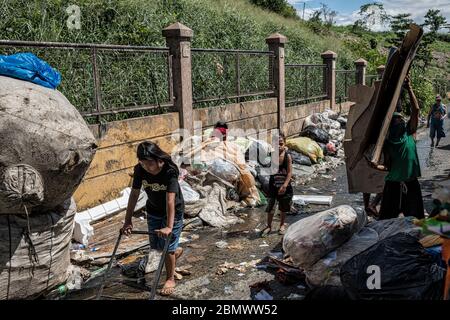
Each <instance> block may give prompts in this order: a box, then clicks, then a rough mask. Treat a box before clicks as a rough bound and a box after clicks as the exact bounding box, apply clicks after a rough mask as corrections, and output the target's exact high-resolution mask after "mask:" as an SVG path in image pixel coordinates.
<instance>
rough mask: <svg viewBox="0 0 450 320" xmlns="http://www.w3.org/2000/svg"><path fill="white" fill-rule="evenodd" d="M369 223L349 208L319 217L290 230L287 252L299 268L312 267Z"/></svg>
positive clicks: (308, 219) (290, 227) (285, 247)
mask: <svg viewBox="0 0 450 320" xmlns="http://www.w3.org/2000/svg"><path fill="white" fill-rule="evenodd" d="M366 219H367V217H366V215H365V213H364V212H362V213H357V212H356V211H355V210H354V209H353V208H352V207H350V206H348V205H342V206H338V207H335V208H331V209H328V210H325V211H322V212H319V213H316V214H314V215H312V216H310V217H307V218H304V219H301V220H299V221H297V222H296V223H294V224H292V225H291V226H289V228H288V229H287V230H286V234H285V236H284V238H283V249H284V251H285V252H286V253H287V254H288V255H290V256H291V257H292V261H293V262H294V264H295V265H297V266H299V267H302V268H307V267H310V266H312V265H313V264H314V263H316V262H317V261H318V260H319V259H321V258H322V257H324V256H325V255H327V254H328V253H330V252H331V251H333V250H334V249H336V248H338V247H339V246H341V245H342V244H343V243H344V242H346V241H347V240H348V239H350V238H351V237H352V235H353V234H354V233H356V232H358V231H359V230H361V228H362V227H363V226H364V225H365V224H366Z"/></svg>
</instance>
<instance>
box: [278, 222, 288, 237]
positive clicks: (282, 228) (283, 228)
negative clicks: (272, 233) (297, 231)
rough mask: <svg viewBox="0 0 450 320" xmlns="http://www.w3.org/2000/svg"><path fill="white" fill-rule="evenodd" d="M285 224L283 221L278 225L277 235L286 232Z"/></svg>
mask: <svg viewBox="0 0 450 320" xmlns="http://www.w3.org/2000/svg"><path fill="white" fill-rule="evenodd" d="M286 228H287V224H286V223H283V225H281V226H280V229H279V230H278V234H279V235H284V234H285V233H286Z"/></svg>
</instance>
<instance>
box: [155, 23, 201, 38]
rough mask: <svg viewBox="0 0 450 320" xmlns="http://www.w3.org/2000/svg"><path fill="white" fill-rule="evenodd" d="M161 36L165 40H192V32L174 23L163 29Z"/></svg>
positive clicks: (180, 24) (182, 25)
mask: <svg viewBox="0 0 450 320" xmlns="http://www.w3.org/2000/svg"><path fill="white" fill-rule="evenodd" d="M162 34H163V36H164V37H166V38H192V37H193V36H194V31H192V29H190V28H188V27H186V26H185V25H184V24H182V23H179V22H175V23H174V24H171V25H170V26H168V27H167V28H165V29H163V31H162Z"/></svg>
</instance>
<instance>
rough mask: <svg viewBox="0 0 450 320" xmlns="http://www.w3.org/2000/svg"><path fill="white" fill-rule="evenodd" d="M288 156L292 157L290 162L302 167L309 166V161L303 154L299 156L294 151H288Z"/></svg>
mask: <svg viewBox="0 0 450 320" xmlns="http://www.w3.org/2000/svg"><path fill="white" fill-rule="evenodd" d="M289 154H290V155H291V157H292V162H293V163H297V164H301V165H303V166H311V165H312V163H311V159H310V158H309V157H308V156H305V155H304V154H301V153H299V152H297V151H294V150H289Z"/></svg>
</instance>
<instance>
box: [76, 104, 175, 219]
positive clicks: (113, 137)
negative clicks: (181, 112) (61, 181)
mask: <svg viewBox="0 0 450 320" xmlns="http://www.w3.org/2000/svg"><path fill="white" fill-rule="evenodd" d="M178 119H179V117H178V113H176V112H173V113H167V114H164V115H157V116H149V117H143V118H136V119H128V120H122V121H114V122H110V123H107V124H106V127H105V128H104V130H103V131H104V132H103V134H102V137H101V138H100V139H99V138H98V137H99V126H98V125H91V126H90V129H91V131H92V132H93V133H94V135H95V136H96V138H97V144H98V146H99V147H98V149H97V153H96V154H95V157H94V159H93V161H92V163H91V166H90V167H89V170H88V172H87V173H86V176H85V177H84V179H83V181H82V183H81V185H80V186H79V187H78V189H77V191H76V192H75V195H74V197H75V200H76V202H77V206H78V210H79V211H80V210H82V209H85V208H90V207H94V206H96V205H98V204H100V203H103V202H106V201H108V200H111V199H114V198H116V197H118V196H119V192H120V191H122V190H123V189H124V188H125V187H127V186H129V185H130V184H131V179H132V178H131V174H132V173H133V167H134V166H135V165H136V164H137V159H136V148H137V145H138V144H139V143H140V142H142V141H145V140H152V141H155V142H157V143H158V144H159V146H160V147H161V148H162V149H163V150H164V151H166V152H171V151H172V148H173V147H174V146H175V144H176V142H177V141H176V140H173V139H171V133H172V132H173V131H175V130H177V129H178V128H179V120H178Z"/></svg>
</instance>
